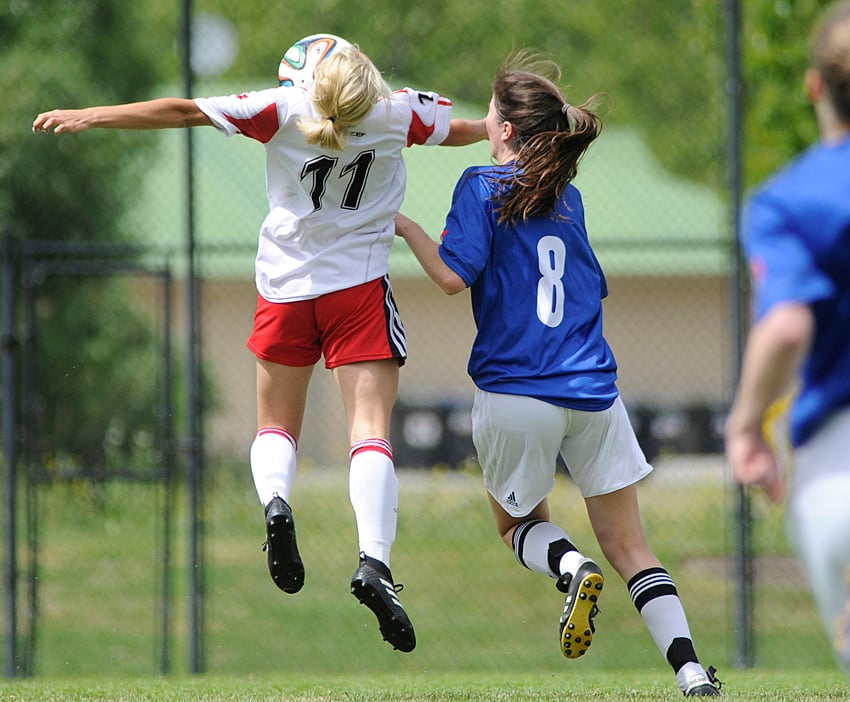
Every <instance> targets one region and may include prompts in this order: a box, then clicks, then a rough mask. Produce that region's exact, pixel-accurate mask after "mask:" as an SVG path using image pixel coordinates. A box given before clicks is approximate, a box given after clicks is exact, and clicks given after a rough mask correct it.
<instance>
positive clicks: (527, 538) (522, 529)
mask: <svg viewBox="0 0 850 702" xmlns="http://www.w3.org/2000/svg"><path fill="white" fill-rule="evenodd" d="M513 546H514V555H516V559H517V561H519V563H520V564H521V565H524V566H525V567H526V568H528V569H529V570H533V571H535V572H537V573H543V574H544V575H548V576H549V577H550V578H557V577H558V576H560V575H562V574H563V573H572V574H573V575H575V570H576V568H577V567H578V562H579V561H580V560H581V553H579V551H578V549H577V548H576V547H575V545H574V544H573V542H572V541H570V537H569V536H567V533H566V532H565V531H564V530H563V529H561V527H559V526H558V525H557V524H553V523H552V522H545V521H543V520H542V519H532V520H529V521H527V522H523V523H522V524H520V525H519V526H517V528H516V529H515V530H514V535H513Z"/></svg>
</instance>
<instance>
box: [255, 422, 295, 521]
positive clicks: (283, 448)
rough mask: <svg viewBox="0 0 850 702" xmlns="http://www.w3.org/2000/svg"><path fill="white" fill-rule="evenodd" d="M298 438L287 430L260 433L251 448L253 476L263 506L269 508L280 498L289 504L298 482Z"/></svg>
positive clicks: (261, 430)
mask: <svg viewBox="0 0 850 702" xmlns="http://www.w3.org/2000/svg"><path fill="white" fill-rule="evenodd" d="M297 448H298V444H297V442H296V441H295V437H294V436H292V434H290V433H289V432H288V431H286V430H285V429H279V428H277V427H267V428H265V429H260V431H258V432H257V435H256V436H255V437H254V442H253V443H252V444H251V473H252V474H253V476H254V487H255V488H256V489H257V497H259V498H260V503H261V504H262V505H263V506H265V505H267V504H268V503H269V502H270V501H271V499H272V497H274V496H275V495H278V496H279V497H282V498H283V499H284V500H286V501H287V502H288V501H289V493H290V492H291V490H292V482H293V480H294V479H295V470H296V461H295V452H296V450H297Z"/></svg>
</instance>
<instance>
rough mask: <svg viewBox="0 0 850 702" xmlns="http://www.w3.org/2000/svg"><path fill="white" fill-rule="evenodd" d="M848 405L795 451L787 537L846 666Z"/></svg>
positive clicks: (849, 613) (849, 651) (849, 648)
mask: <svg viewBox="0 0 850 702" xmlns="http://www.w3.org/2000/svg"><path fill="white" fill-rule="evenodd" d="M848 505H850V409H844V410H841V411H840V412H838V413H837V414H835V415H833V416H832V417H831V418H830V419H829V420H828V421H827V422H826V424H824V426H823V427H821V428H820V429H818V430H817V432H816V433H815V434H814V435H813V436H812V437H811V439H809V440H808V441H807V442H806V443H805V444H803V445H802V446H801V447H799V448H798V449H797V450H796V451H795V452H794V473H793V476H792V488H791V492H790V496H789V501H788V511H787V518H788V520H787V527H788V532H789V533H788V537H789V539H790V541H791V543H792V544H793V545H794V547H795V549H796V551H797V554H798V555H799V557H800V559H801V560H802V561H803V563H804V565H805V567H806V572H807V573H808V576H809V580H810V581H811V584H812V589H813V591H814V595H815V600H816V601H817V604H818V608H819V610H820V613H821V617H822V618H823V621H824V624H825V625H826V627H827V632H828V633H833V632H834V631H835V629H836V627H840V628H841V630H842V636H841V637H839V638H840V639H841V640H840V641H839V640H836V641H834V642H833V645H834V646H835V652H836V655H837V656H838V657H839V659H841V661H842V662H843V663H844V665H845V666H848V668H850V509H848Z"/></svg>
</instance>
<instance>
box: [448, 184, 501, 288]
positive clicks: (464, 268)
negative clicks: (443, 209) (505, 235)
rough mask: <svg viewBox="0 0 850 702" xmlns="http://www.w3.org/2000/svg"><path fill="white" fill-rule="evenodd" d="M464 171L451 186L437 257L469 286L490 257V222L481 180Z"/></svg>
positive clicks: (491, 224) (488, 208) (490, 217)
mask: <svg viewBox="0 0 850 702" xmlns="http://www.w3.org/2000/svg"><path fill="white" fill-rule="evenodd" d="M472 170H473V169H467V170H466V171H465V172H464V174H463V175H462V176H461V178H460V180H459V181H458V183H457V185H456V186H455V190H454V194H453V195H452V207H451V209H450V210H449V213H448V215H446V226H445V229H444V230H443V241H442V244H441V245H440V257H441V258H442V259H443V262H444V263H445V264H446V265H447V266H448V267H449V268H451V269H452V270H453V271H454V272H455V273H457V274H458V275H459V276H460V277H461V278H462V279H463V282H464V283H466V285H467V287H469V286H471V285H472V284H473V283H474V282H475V281H476V280H477V279H478V276H479V274H480V273H481V271H482V270H483V269H484V266H485V265H486V264H487V260H488V258H489V256H490V243H491V241H492V237H493V220H492V213H491V208H490V207H489V191H488V188H487V186H486V182H485V178H484V177H482V176H473V175H472Z"/></svg>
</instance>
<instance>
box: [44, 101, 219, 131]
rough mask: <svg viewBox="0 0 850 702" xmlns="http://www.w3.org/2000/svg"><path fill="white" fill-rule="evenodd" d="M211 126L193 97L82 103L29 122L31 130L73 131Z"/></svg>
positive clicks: (48, 113) (52, 111)
mask: <svg viewBox="0 0 850 702" xmlns="http://www.w3.org/2000/svg"><path fill="white" fill-rule="evenodd" d="M207 125H208V126H212V122H211V121H210V118H209V117H207V116H206V115H205V114H204V113H203V112H201V110H200V109H199V108H198V106H197V105H196V104H195V101H194V100H188V99H185V98H157V99H155V100H147V101H145V102H132V103H127V104H124V105H103V106H99V107H85V108H82V109H79V110H51V111H50V112H42V113H41V114H40V115H38V117H36V118H35V121H34V122H33V123H32V130H33V132H50V131H53V132H54V133H55V134H62V133H65V132H67V133H68V134H73V133H76V132H82V131H85V130H86V129H95V128H100V129H168V128H172V127H200V126H207Z"/></svg>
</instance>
